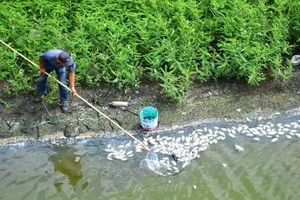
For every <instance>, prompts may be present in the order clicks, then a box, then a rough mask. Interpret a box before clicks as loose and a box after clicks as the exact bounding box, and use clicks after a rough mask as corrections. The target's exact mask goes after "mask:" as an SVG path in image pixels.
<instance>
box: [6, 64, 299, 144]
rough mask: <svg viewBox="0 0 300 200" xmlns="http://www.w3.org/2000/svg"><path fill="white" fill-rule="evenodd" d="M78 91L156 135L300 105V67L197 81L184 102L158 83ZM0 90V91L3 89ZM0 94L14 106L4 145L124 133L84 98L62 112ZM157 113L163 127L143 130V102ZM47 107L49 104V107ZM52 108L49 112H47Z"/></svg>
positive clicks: (127, 124) (28, 97) (126, 124)
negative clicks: (267, 76)
mask: <svg viewBox="0 0 300 200" xmlns="http://www.w3.org/2000/svg"><path fill="white" fill-rule="evenodd" d="M77 89H78V93H79V94H80V95H81V96H82V97H84V98H86V99H87V100H88V101H89V102H91V103H92V104H93V105H95V106H96V107H97V108H98V109H99V110H100V111H101V112H103V113H105V114H106V115H108V116H109V117H110V118H111V119H113V120H114V121H116V122H117V123H118V124H119V125H120V126H122V127H123V128H124V129H126V130H128V131H130V132H132V133H133V134H154V133H159V132H160V131H167V130H174V129H177V128H181V127H185V126H197V124H200V123H205V122H207V121H214V120H216V121H218V120H225V121H235V122H236V121H247V120H252V119H257V118H272V117H274V116H276V115H278V114H280V113H285V112H288V111H289V110H293V109H296V110H297V109H298V108H299V107H300V70H299V69H296V71H295V73H294V77H293V79H292V80H291V81H290V82H289V83H288V85H282V84H281V83H280V82H278V81H276V80H269V81H267V82H265V83H263V84H261V85H260V86H258V87H250V86H248V85H247V84H246V83H244V82H242V81H232V80H220V81H218V82H209V83H194V84H193V85H192V87H191V88H190V90H189V91H188V92H187V95H186V98H185V103H184V105H182V106H179V105H178V104H177V103H176V102H173V101H169V100H168V98H166V97H165V96H164V95H163V93H162V92H161V91H160V88H159V85H158V84H153V83H147V82H146V81H145V82H143V83H142V84H141V87H140V88H139V89H136V90H133V89H132V90H130V91H129V92H127V93H126V94H125V93H123V92H120V91H118V90H116V89H115V88H114V87H112V86H102V87H99V88H92V89H91V88H80V87H77ZM0 90H1V89H0ZM0 98H1V99H4V100H6V101H9V102H10V103H12V104H13V107H12V108H9V109H7V108H5V107H4V105H1V104H0V110H1V113H0V141H1V142H0V143H1V144H5V143H9V142H15V141H24V140H55V139H61V138H74V137H77V138H84V137H103V136H105V137H111V136H116V135H124V133H123V132H122V131H121V130H120V129H119V128H117V127H115V126H114V125H113V124H112V123H111V122H109V121H108V120H107V119H105V118H104V117H103V116H101V115H99V114H98V113H96V111H94V110H93V109H91V108H89V107H88V106H87V105H85V103H84V102H82V101H81V100H80V99H77V98H74V97H73V98H71V99H70V101H69V102H70V112H68V113H62V112H61V110H60V108H59V106H58V104H57V103H53V104H46V103H45V104H44V105H42V104H41V103H40V104H35V103H33V94H20V95H19V96H16V97H13V98H12V97H9V98H8V97H5V96H4V95H3V92H0ZM112 101H127V102H129V103H130V105H129V106H128V107H124V108H120V107H112V106H110V105H109V104H110V103H111V102H112ZM149 105H151V106H155V107H156V108H157V109H158V111H159V128H158V129H157V130H156V131H154V132H151V133H148V132H146V131H144V130H143V129H142V128H141V126H140V122H139V117H138V113H139V111H140V109H141V108H143V107H144V106H149ZM45 106H46V108H45ZM48 112H49V113H48Z"/></svg>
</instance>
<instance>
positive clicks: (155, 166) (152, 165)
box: [140, 151, 179, 176]
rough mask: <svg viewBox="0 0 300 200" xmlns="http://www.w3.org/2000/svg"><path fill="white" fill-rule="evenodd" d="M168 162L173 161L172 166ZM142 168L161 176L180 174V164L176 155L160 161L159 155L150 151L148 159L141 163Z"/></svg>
mask: <svg viewBox="0 0 300 200" xmlns="http://www.w3.org/2000/svg"><path fill="white" fill-rule="evenodd" d="M167 160H171V163H172V164H171V163H169V162H166V161H167ZM140 167H142V168H146V169H149V170H151V171H152V172H154V173H156V174H158V175H160V176H167V175H172V174H176V173H179V162H178V161H177V160H176V158H175V157H174V155H173V156H172V155H171V154H170V155H167V156H166V157H164V158H163V159H161V160H159V159H158V155H157V153H155V152H154V151H149V152H148V153H147V155H146V158H145V159H143V160H142V161H141V162H140Z"/></svg>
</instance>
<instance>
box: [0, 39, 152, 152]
mask: <svg viewBox="0 0 300 200" xmlns="http://www.w3.org/2000/svg"><path fill="white" fill-rule="evenodd" d="M0 42H1V43H2V44H3V45H4V46H6V47H7V48H9V49H10V50H12V51H13V52H15V53H16V54H18V55H19V56H21V57H22V58H24V59H25V60H27V61H28V62H29V63H30V64H32V65H33V66H35V67H37V68H38V67H39V66H38V65H37V64H35V63H34V62H32V61H31V60H29V59H28V58H26V57H25V56H24V55H23V54H21V53H19V52H18V51H17V50H15V49H14V48H12V47H11V46H10V45H8V44H6V43H5V42H4V41H2V40H1V39H0ZM44 73H45V74H46V75H48V76H49V77H51V78H52V79H53V80H55V81H56V82H57V83H58V84H60V85H61V86H63V87H64V88H66V89H67V90H69V91H70V92H71V89H70V88H69V87H68V86H66V85H64V84H63V83H62V82H60V81H59V80H57V79H56V78H55V77H54V76H51V75H50V74H49V73H47V72H44ZM75 96H76V97H78V98H79V99H81V100H82V101H83V102H85V103H86V104H87V105H88V106H90V107H91V108H93V109H94V110H95V111H97V112H98V113H99V114H101V115H102V116H103V117H105V118H106V119H108V120H109V121H110V122H111V123H113V124H114V125H115V126H117V127H118V128H120V129H121V130H122V131H124V132H125V133H126V134H127V135H128V136H129V137H131V138H132V139H134V140H135V141H137V142H138V143H139V144H140V145H142V146H143V147H144V148H145V149H146V150H147V151H151V150H150V148H149V147H147V146H146V145H145V144H144V143H142V142H141V141H139V140H138V139H137V138H136V137H134V136H133V135H132V134H130V133H129V132H128V131H127V130H125V129H124V128H123V127H121V126H120V125H119V124H118V123H116V122H115V121H114V120H112V119H111V118H109V117H108V116H107V115H106V114H104V113H103V112H101V111H100V110H99V109H98V108H96V107H95V106H93V105H92V104H91V103H90V102H88V101H87V100H86V99H84V98H83V97H81V96H80V95H79V94H75Z"/></svg>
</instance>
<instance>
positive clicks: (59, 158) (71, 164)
mask: <svg viewBox="0 0 300 200" xmlns="http://www.w3.org/2000/svg"><path fill="white" fill-rule="evenodd" d="M54 151H55V152H56V154H53V155H51V156H50V157H49V159H48V160H49V161H50V162H51V163H52V164H53V166H54V171H55V172H59V173H61V174H63V175H65V176H66V177H67V178H68V180H69V184H70V185H71V186H72V187H73V188H74V189H75V188H76V186H77V184H78V182H79V181H80V180H81V179H82V178H83V172H82V164H81V159H80V156H79V155H76V154H75V150H74V149H73V148H71V147H69V146H63V147H56V148H54ZM62 185H63V182H60V181H56V182H55V183H54V186H55V188H56V189H57V190H58V191H59V192H60V191H61V187H62ZM87 187H88V183H87V182H85V183H83V185H82V189H86V188H87Z"/></svg>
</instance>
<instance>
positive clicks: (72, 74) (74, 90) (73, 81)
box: [69, 71, 77, 96]
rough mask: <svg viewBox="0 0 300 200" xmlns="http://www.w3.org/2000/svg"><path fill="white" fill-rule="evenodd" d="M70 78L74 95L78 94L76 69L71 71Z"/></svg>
mask: <svg viewBox="0 0 300 200" xmlns="http://www.w3.org/2000/svg"><path fill="white" fill-rule="evenodd" d="M69 80H70V89H71V93H72V95H73V96H75V95H76V94H77V91H76V89H75V71H73V72H69Z"/></svg>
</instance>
